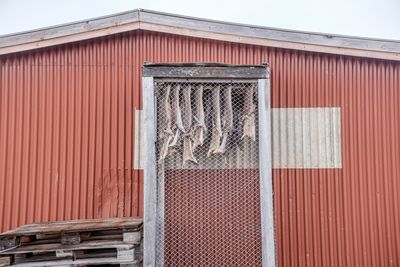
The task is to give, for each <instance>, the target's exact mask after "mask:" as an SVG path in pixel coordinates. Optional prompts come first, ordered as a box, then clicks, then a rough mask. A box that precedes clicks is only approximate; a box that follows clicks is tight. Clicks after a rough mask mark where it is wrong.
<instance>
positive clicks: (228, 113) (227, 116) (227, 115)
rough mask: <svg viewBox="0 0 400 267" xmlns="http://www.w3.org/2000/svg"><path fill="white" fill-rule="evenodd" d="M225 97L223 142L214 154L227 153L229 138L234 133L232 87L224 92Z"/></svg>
mask: <svg viewBox="0 0 400 267" xmlns="http://www.w3.org/2000/svg"><path fill="white" fill-rule="evenodd" d="M223 95H224V116H223V131H222V142H221V145H220V146H219V148H218V149H217V150H216V151H215V152H214V153H225V151H226V147H227V142H228V136H229V135H231V134H232V131H233V110H232V85H229V86H228V88H226V89H225V90H223Z"/></svg>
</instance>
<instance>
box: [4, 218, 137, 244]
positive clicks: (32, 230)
mask: <svg viewBox="0 0 400 267" xmlns="http://www.w3.org/2000/svg"><path fill="white" fill-rule="evenodd" d="M142 224H143V220H142V219H141V218H136V217H125V218H111V219H89V220H71V221H58V222H44V223H33V224H27V225H24V226H21V227H19V228H16V229H14V230H10V231H7V232H5V233H2V234H0V239H3V238H4V237H6V236H22V235H35V234H55V233H59V232H63V233H67V232H79V231H86V232H87V231H97V230H106V229H119V228H124V229H128V228H132V229H133V228H135V229H138V230H140V229H141V228H142Z"/></svg>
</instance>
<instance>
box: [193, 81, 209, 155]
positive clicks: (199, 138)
mask: <svg viewBox="0 0 400 267" xmlns="http://www.w3.org/2000/svg"><path fill="white" fill-rule="evenodd" d="M203 90H204V87H203V85H200V86H199V88H198V89H197V90H194V99H195V103H196V104H195V108H194V113H193V118H194V120H195V121H196V123H195V124H194V125H193V128H192V129H193V130H192V131H193V151H194V150H196V148H197V147H199V146H202V145H203V143H204V132H205V130H206V124H205V115H204V106H203Z"/></svg>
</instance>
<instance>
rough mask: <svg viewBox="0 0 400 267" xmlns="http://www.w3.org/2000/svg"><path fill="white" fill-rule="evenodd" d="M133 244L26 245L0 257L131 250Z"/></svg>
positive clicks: (105, 241)
mask: <svg viewBox="0 0 400 267" xmlns="http://www.w3.org/2000/svg"><path fill="white" fill-rule="evenodd" d="M133 247H134V244H132V243H124V242H122V241H114V240H101V241H98V240H97V241H87V242H82V243H80V244H77V245H63V244H61V243H58V244H57V243H56V244H41V245H28V246H21V247H17V248H14V249H10V250H7V251H2V252H0V255H11V254H22V253H33V252H35V253H38V252H50V251H54V252H55V251H57V250H63V251H75V250H92V249H105V248H116V249H132V248H133Z"/></svg>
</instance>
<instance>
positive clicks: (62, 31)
mask: <svg viewBox="0 0 400 267" xmlns="http://www.w3.org/2000/svg"><path fill="white" fill-rule="evenodd" d="M139 29H141V30H147V31H155V32H163V33H170V34H177V35H184V36H190V37H198V38H205V39H212V40H221V41H227V42H234V43H243V44H253V45H260V46H269V47H278V48H286V49H295V50H301V51H311V52H321V53H329V54H339V55H348V56H358V57H368V58H378V59H387V60H396V61H400V41H395V40H381V39H372V38H360V37H350V36H341V35H329V34H322V33H312V32H300V31H292V30H282V29H275V28H267V27H259V26H252V25H245V24H238V23H228V22H221V21H214V20H206V19H199V18H193V17H185V16H179V15H173V14H167V13H162V12H156V11H149V10H142V9H137V10H133V11H128V12H123V13H119V14H114V15H110V16H104V17H99V18H95V19H90V20H85V21H79V22H75V23H69V24H64V25H58V26H54V27H49V28H43V29H38V30H34V31H28V32H22V33H16V34H10V35H4V36H0V55H3V54H9V53H15V52H21V51H26V50H31V49H36V48H41V47H49V46H53V45H59V44H64V43H70V42H76V41H82V40H87V39H91V38H96V37H102V36H107V35H111V34H116V33H122V32H127V31H132V30H139Z"/></svg>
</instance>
